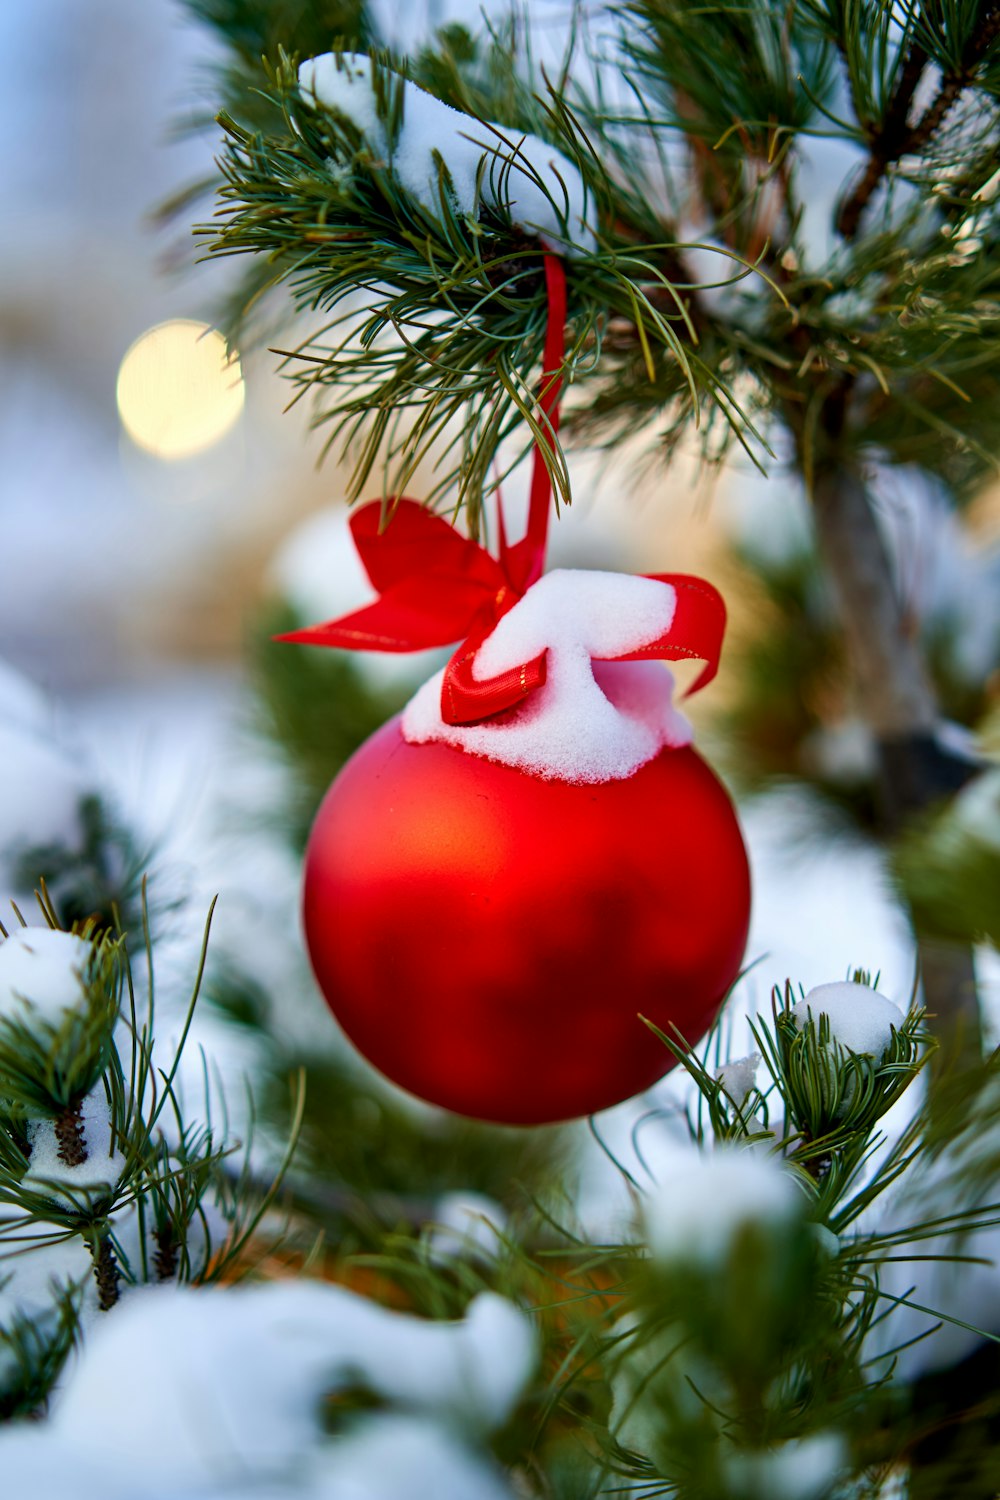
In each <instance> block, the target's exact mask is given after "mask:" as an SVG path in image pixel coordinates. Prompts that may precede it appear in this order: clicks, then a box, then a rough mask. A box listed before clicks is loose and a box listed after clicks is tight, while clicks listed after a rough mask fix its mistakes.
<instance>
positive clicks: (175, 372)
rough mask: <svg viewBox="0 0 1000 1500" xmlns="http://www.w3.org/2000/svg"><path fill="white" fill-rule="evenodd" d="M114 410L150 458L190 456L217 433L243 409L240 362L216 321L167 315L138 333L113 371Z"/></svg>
mask: <svg viewBox="0 0 1000 1500" xmlns="http://www.w3.org/2000/svg"><path fill="white" fill-rule="evenodd" d="M117 399H118V414H119V416H120V417H121V420H122V426H123V427H124V428H125V431H126V432H127V433H128V435H129V437H130V438H131V439H132V441H133V442H134V443H136V444H138V446H139V447H140V448H144V449H145V450H146V452H147V453H153V454H155V455H156V457H157V458H163V459H177V458H189V457H190V456H191V455H192V454H194V453H200V452H201V451H202V450H203V449H205V448H209V447H211V445H212V444H213V443H217V442H218V441H219V439H220V438H222V437H224V436H225V435H226V433H227V432H228V431H229V430H230V428H231V427H232V426H233V424H234V423H235V422H236V421H237V419H238V418H239V415H240V412H241V411H242V410H243V399H244V386H243V375H242V372H241V370H240V362H239V360H238V359H237V358H236V356H235V355H234V356H233V357H232V358H230V357H229V356H228V355H227V353H226V341H225V339H224V338H223V337H222V334H221V333H219V332H218V330H217V329H215V328H210V327H209V326H208V324H207V323H198V322H195V321H194V319H192V318H171V319H170V320H169V322H166V323H158V324H157V325H156V326H155V327H154V328H149V329H147V330H146V332H145V333H143V334H140V336H139V338H137V339H136V340H135V343H134V344H132V345H131V346H130V347H129V348H128V350H127V351H126V353H125V357H124V359H123V360H122V362H121V367H120V369H119V371H118V386H117Z"/></svg>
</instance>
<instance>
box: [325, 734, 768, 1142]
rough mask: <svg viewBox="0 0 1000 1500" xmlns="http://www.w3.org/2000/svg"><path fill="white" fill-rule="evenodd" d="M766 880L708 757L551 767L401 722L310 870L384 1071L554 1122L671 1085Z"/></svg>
mask: <svg viewBox="0 0 1000 1500" xmlns="http://www.w3.org/2000/svg"><path fill="white" fill-rule="evenodd" d="M749 915H750V874H749V869H748V866H747V857H746V850H745V848H744V845H743V840H742V837H741V835H740V829H739V825H738V823H737V821H736V814H735V812H734V811H733V807H732V803H731V802H730V800H729V797H728V795H727V794H726V792H725V790H724V788H723V787H722V784H721V783H720V782H719V780H718V779H717V777H716V776H715V775H714V773H713V772H712V771H711V770H710V769H709V767H708V766H707V765H706V764H705V762H704V761H703V760H702V759H701V757H700V756H699V755H697V754H696V753H695V751H694V750H692V749H690V748H684V749H676V750H675V749H668V750H663V751H661V752H660V754H659V755H657V756H656V757H655V758H654V759H653V760H651V761H649V762H648V763H647V764H646V765H644V766H642V767H641V768H640V769H639V770H638V771H636V772H635V773H634V775H632V776H630V777H628V778H627V779H625V780H621V781H608V782H602V783H600V784H597V785H581V784H579V783H571V782H566V781H553V780H544V779H542V778H539V777H536V776H531V775H527V774H525V773H524V772H522V771H519V770H516V769H514V768H512V767H509V766H505V765H499V764H497V763H495V762H493V761H490V760H486V759H484V758H482V757H481V756H476V755H471V754H469V753H467V752H466V751H464V750H460V749H455V748H453V747H451V746H449V745H444V744H440V743H429V744H420V745H412V744H409V743H408V742H407V741H406V740H404V738H403V736H402V733H401V731H400V725H399V720H398V719H393V720H390V722H389V723H388V724H386V725H385V726H384V727H383V728H382V729H380V730H379V731H378V733H377V734H374V735H373V736H372V737H371V739H369V740H367V741H366V743H365V744H364V745H362V746H361V748H360V750H358V751H357V753H356V754H355V755H354V756H353V757H352V758H351V760H350V761H349V762H348V763H347V765H346V766H345V767H344V769H343V770H342V771H341V773H340V775H339V776H338V777H337V779H336V780H335V781H334V783H333V785H332V786H331V788H330V790H329V792H328V793H327V795H326V798H325V799H324V801H323V804H322V806H321V808H320V810H319V813H318V815H317V818H316V822H315V825H314V827H313V831H312V835H311V837H310V841H309V848H308V851H307V854H306V866H305V896H304V917H305V931H306V938H307V942H308V945H309V953H310V957H311V959H312V964H313V968H314V970H315V973H316V977H317V979H318V980H319V984H320V988H321V989H322V991H323V993H324V995H325V996H326V998H327V1001H328V1003H329V1005H330V1008H331V1010H332V1011H333V1013H334V1015H335V1016H336V1017H337V1019H338V1021H339V1022H340V1024H341V1025H342V1026H343V1028H344V1030H345V1031H346V1032H347V1035H348V1036H349V1037H350V1038H351V1040H352V1041H353V1042H354V1044H355V1046H356V1047H357V1048H358V1049H359V1051H360V1052H362V1053H363V1054H364V1056H365V1057H366V1058H367V1059H368V1061H369V1062H371V1063H372V1064H374V1066H375V1067H376V1068H378V1069H379V1070H380V1071H381V1072H382V1073H384V1074H385V1075H386V1077H388V1078H390V1079H392V1081H393V1082H394V1083H397V1084H399V1085H400V1086H401V1087H402V1088H404V1089H408V1090H409V1091H410V1092H411V1093H413V1094H417V1095H419V1096H420V1097H421V1098H422V1099H426V1100H428V1101H430V1102H431V1103H434V1104H439V1105H444V1106H445V1107H446V1108H447V1109H451V1110H455V1111H457V1112H459V1113H460V1114H465V1115H472V1116H475V1117H477V1118H479V1119H483V1120H493V1121H498V1122H503V1123H506V1124H511V1125H536V1124H543V1123H546V1122H549V1121H554V1120H565V1119H570V1118H574V1117H577V1116H580V1115H587V1114H591V1113H593V1112H594V1111H596V1110H600V1109H605V1108H607V1107H608V1106H609V1105H612V1104H617V1103H619V1102H620V1101H621V1100H622V1099H627V1098H629V1097H631V1095H633V1094H636V1093H638V1092H639V1091H640V1090H641V1089H644V1088H647V1087H648V1086H649V1085H650V1084H652V1083H654V1082H655V1081H656V1079H658V1078H660V1077H661V1076H662V1075H663V1074H664V1073H666V1072H667V1070H668V1069H669V1068H670V1067H671V1065H672V1063H673V1057H672V1055H671V1053H670V1052H669V1050H668V1049H667V1048H666V1047H665V1046H664V1045H663V1043H662V1042H660V1041H659V1040H658V1039H657V1038H656V1037H655V1036H654V1035H653V1034H652V1032H651V1031H650V1030H649V1028H648V1027H647V1026H645V1025H644V1024H643V1022H642V1020H641V1019H640V1015H642V1016H646V1017H648V1018H649V1020H651V1021H653V1022H655V1024H656V1025H657V1026H659V1027H660V1028H661V1029H663V1030H664V1031H667V1032H668V1034H671V1035H672V1034H673V1033H672V1031H671V1028H672V1027H674V1026H676V1027H677V1028H678V1029H679V1030H680V1032H681V1033H682V1035H683V1036H684V1037H685V1039H686V1040H687V1041H688V1042H689V1043H695V1042H697V1041H698V1039H699V1038H700V1037H701V1036H703V1035H704V1033H705V1031H706V1030H707V1029H708V1027H709V1026H710V1025H711V1023H712V1021H713V1019H714V1018H715V1015H716V1012H717V1011H718V1008H719V1006H720V1004H721V1002H722V1000H723V998H724V996H725V993H726V991H727V989H728V988H729V986H730V984H731V983H732V981H733V979H734V978H735V977H736V974H737V972H738V970H739V967H740V962H741V959H742V957H743V950H744V946H745V944H746V938H747V927H748V923H749Z"/></svg>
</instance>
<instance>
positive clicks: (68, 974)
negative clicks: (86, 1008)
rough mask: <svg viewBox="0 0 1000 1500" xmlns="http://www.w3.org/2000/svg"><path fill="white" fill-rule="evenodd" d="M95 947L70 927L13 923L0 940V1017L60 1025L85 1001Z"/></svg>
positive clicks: (23, 1021) (28, 1022) (24, 1021)
mask: <svg viewBox="0 0 1000 1500" xmlns="http://www.w3.org/2000/svg"><path fill="white" fill-rule="evenodd" d="M92 954H93V948H92V947H91V945H90V943H86V942H84V940H83V938H80V937H75V936H74V935H73V933H71V932H51V931H50V930H49V929H48V928H47V927H25V928H17V929H16V930H15V931H14V932H12V933H11V935H10V937H9V938H5V939H4V940H3V941H2V942H0V1016H5V1017H8V1018H9V1019H10V1020H12V1021H20V1022H22V1023H26V1024H28V1025H30V1024H31V1021H32V1019H38V1020H40V1021H44V1022H47V1023H48V1025H49V1026H56V1027H58V1026H61V1025H62V1023H63V1020H64V1018H65V1012H66V1011H68V1010H69V1011H73V1010H78V1009H79V1008H80V1007H81V1006H82V1005H83V1003H84V998H85V993H86V991H85V987H84V975H85V973H86V970H87V968H88V966H89V964H90V961H91V956H92Z"/></svg>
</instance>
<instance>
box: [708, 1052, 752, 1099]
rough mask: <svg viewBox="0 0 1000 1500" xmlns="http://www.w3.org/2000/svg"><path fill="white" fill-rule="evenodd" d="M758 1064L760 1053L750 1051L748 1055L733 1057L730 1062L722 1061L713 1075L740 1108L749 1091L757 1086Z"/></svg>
mask: <svg viewBox="0 0 1000 1500" xmlns="http://www.w3.org/2000/svg"><path fill="white" fill-rule="evenodd" d="M760 1064H761V1056H760V1053H759V1052H751V1053H750V1054H749V1056H748V1057H734V1058H733V1060H732V1062H727V1063H723V1064H722V1067H721V1068H720V1069H719V1071H718V1073H716V1075H715V1076H716V1078H717V1079H718V1080H719V1082H720V1083H721V1084H722V1087H723V1088H724V1089H725V1091H726V1093H727V1094H728V1095H729V1097H730V1099H732V1100H733V1102H734V1103H735V1104H737V1105H738V1106H739V1107H740V1108H742V1107H743V1105H744V1103H745V1102H746V1098H747V1095H748V1094H749V1093H750V1091H751V1090H752V1089H755V1088H756V1087H757V1069H758V1068H759V1067H760Z"/></svg>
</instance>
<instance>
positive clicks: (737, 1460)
mask: <svg viewBox="0 0 1000 1500" xmlns="http://www.w3.org/2000/svg"><path fill="white" fill-rule="evenodd" d="M847 1461H848V1456H847V1447H846V1444H845V1443H844V1439H843V1438H842V1437H841V1436H840V1434H839V1433H837V1432H819V1433H816V1434H815V1435H814V1436H813V1437H808V1438H802V1439H801V1440H799V1441H797V1442H790V1443H782V1444H781V1446H780V1447H778V1448H773V1449H771V1450H770V1451H768V1452H764V1453H738V1454H734V1455H733V1456H732V1457H731V1458H729V1459H727V1461H726V1463H725V1465H724V1473H725V1478H726V1493H727V1495H728V1496H730V1497H732V1500H743V1497H746V1500H760V1497H761V1496H763V1495H766V1496H767V1500H822V1497H823V1496H825V1495H828V1494H829V1493H830V1491H831V1490H832V1489H833V1487H834V1485H835V1484H836V1482H837V1480H838V1479H839V1478H840V1477H841V1475H842V1473H843V1470H844V1468H845V1466H846V1464H847Z"/></svg>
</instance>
